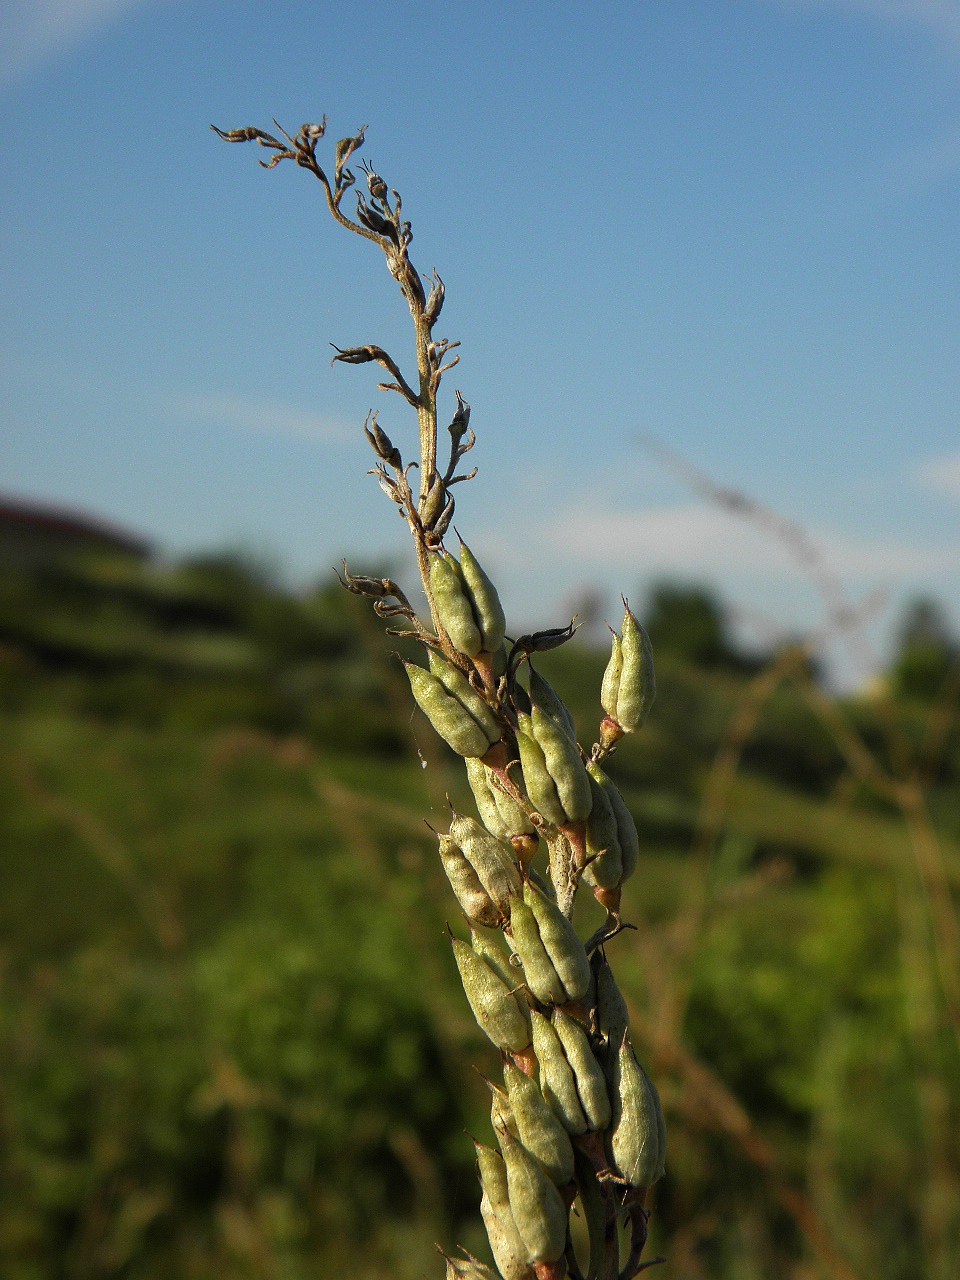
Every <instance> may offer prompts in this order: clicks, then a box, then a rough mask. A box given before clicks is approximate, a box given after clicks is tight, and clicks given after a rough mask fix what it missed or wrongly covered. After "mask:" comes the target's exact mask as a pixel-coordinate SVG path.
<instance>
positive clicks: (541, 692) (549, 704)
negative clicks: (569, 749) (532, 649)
mask: <svg viewBox="0 0 960 1280" xmlns="http://www.w3.org/2000/svg"><path fill="white" fill-rule="evenodd" d="M530 702H531V703H532V705H533V706H535V707H539V708H540V710H541V711H542V712H543V713H544V714H545V715H548V716H549V717H550V719H551V720H552V721H553V722H554V724H555V725H556V726H557V728H558V729H562V730H563V731H564V733H566V735H567V737H568V738H570V739H571V741H573V742H576V740H577V730H576V726H575V725H574V723H573V716H572V715H571V714H570V712H569V710H568V709H567V706H566V703H565V702H564V701H563V699H562V698H561V697H560V695H559V694H558V693H557V692H556V690H555V689H554V688H553V687H552V686H551V685H550V684H548V683H547V681H546V680H544V678H543V676H542V675H540V673H539V672H538V671H535V670H534V669H533V664H532V663H531V664H530Z"/></svg>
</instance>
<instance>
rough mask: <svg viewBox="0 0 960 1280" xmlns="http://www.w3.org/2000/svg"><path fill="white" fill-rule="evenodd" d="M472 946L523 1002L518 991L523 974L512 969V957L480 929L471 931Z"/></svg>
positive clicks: (521, 984) (521, 983)
mask: <svg viewBox="0 0 960 1280" xmlns="http://www.w3.org/2000/svg"><path fill="white" fill-rule="evenodd" d="M470 945H471V946H472V947H473V949H474V951H475V952H476V953H477V955H478V956H482V957H483V958H484V960H486V962H487V964H488V965H489V966H490V968H491V969H492V970H493V971H494V973H495V974H497V975H498V976H499V977H501V978H502V979H503V981H504V982H505V983H506V984H507V986H508V987H509V988H510V990H511V991H512V992H513V993H514V994H515V995H516V996H517V997H518V998H519V999H521V1000H522V999H523V995H522V992H521V991H518V990H517V988H518V987H522V986H523V974H522V973H521V972H520V970H519V969H512V968H511V967H510V957H509V956H508V955H507V953H506V952H505V951H504V950H503V948H502V947H498V946H497V944H496V943H495V942H494V941H493V940H492V939H490V938H488V937H487V936H486V935H485V934H483V933H481V932H480V931H479V930H478V929H473V928H471V930H470ZM525 1003H526V1002H525V1001H524V1004H525Z"/></svg>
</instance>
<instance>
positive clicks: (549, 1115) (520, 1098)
mask: <svg viewBox="0 0 960 1280" xmlns="http://www.w3.org/2000/svg"><path fill="white" fill-rule="evenodd" d="M503 1082H504V1084H505V1085H506V1086H507V1097H508V1098H509V1099H510V1108H511V1110H512V1111H513V1115H514V1119H515V1120H516V1122H517V1131H518V1133H519V1135H520V1141H521V1142H522V1143H523V1145H524V1146H525V1147H526V1149H527V1150H528V1151H529V1152H530V1154H531V1155H532V1156H536V1158H537V1159H538V1160H539V1161H540V1163H541V1164H542V1165H543V1167H544V1169H546V1171H547V1173H548V1174H549V1175H550V1178H551V1180H552V1181H553V1182H555V1183H556V1185H557V1186H558V1187H563V1186H566V1184H567V1183H568V1182H569V1181H570V1179H571V1178H572V1177H573V1147H571V1145H570V1139H569V1138H568V1136H567V1131H566V1129H564V1127H563V1125H562V1124H561V1123H560V1121H559V1120H558V1119H557V1117H556V1116H555V1115H554V1114H553V1112H552V1111H551V1109H550V1107H549V1106H548V1105H547V1102H546V1099H545V1098H544V1096H543V1094H542V1093H541V1092H540V1086H539V1085H538V1084H537V1082H536V1081H535V1080H533V1079H532V1078H531V1077H530V1076H528V1075H527V1074H526V1072H524V1071H521V1070H520V1069H519V1067H515V1066H514V1065H513V1063H512V1062H505V1063H504V1065H503Z"/></svg>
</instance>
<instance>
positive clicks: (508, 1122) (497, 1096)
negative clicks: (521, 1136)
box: [487, 1080, 519, 1147]
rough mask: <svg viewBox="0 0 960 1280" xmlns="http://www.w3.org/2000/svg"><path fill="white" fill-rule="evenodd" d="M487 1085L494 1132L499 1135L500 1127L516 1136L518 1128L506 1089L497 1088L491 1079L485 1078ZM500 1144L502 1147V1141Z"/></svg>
mask: <svg viewBox="0 0 960 1280" xmlns="http://www.w3.org/2000/svg"><path fill="white" fill-rule="evenodd" d="M487 1087H488V1088H489V1090H490V1123H491V1124H492V1125H493V1131H494V1133H496V1134H497V1135H499V1133H500V1130H501V1129H506V1130H507V1131H508V1132H509V1133H510V1134H512V1136H513V1137H514V1138H516V1137H517V1136H518V1133H519V1130H518V1129H517V1121H516V1118H515V1117H514V1114H513V1111H512V1110H511V1108H510V1099H509V1098H508V1097H507V1094H506V1090H505V1089H498V1088H497V1086H496V1085H495V1084H494V1083H493V1081H492V1080H487ZM500 1145H501V1147H502V1146H503V1143H501V1144H500Z"/></svg>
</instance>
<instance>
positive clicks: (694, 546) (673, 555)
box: [524, 503, 960, 579]
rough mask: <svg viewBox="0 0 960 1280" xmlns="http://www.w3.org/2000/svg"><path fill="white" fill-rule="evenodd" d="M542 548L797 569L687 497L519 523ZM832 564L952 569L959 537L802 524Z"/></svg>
mask: <svg viewBox="0 0 960 1280" xmlns="http://www.w3.org/2000/svg"><path fill="white" fill-rule="evenodd" d="M524 537H525V541H526V542H527V543H528V545H529V542H530V540H531V538H532V539H535V540H536V542H537V543H539V544H540V547H541V549H542V552H543V553H544V554H546V555H550V554H551V553H552V554H553V555H555V556H557V557H558V558H562V559H563V560H564V561H566V562H568V563H569V562H570V561H576V562H578V563H579V564H581V565H583V566H584V568H586V567H588V566H593V567H596V566H605V567H608V568H609V567H612V566H613V565H617V564H622V565H624V566H629V567H630V569H632V571H633V572H636V571H637V570H638V569H642V570H643V571H644V572H647V573H667V574H671V573H679V574H684V575H701V576H705V577H715V576H717V575H723V574H730V573H735V574H743V573H751V574H759V575H763V576H765V577H775V578H781V579H782V578H793V579H796V578H798V577H800V576H802V575H803V573H804V570H803V569H802V567H801V566H799V565H798V564H797V561H796V559H795V558H794V556H792V555H791V553H790V551H789V550H788V549H787V548H786V547H785V546H783V544H782V543H780V542H779V541H777V540H776V539H775V538H773V537H771V536H770V535H769V534H768V533H765V532H763V531H762V530H760V529H757V528H755V527H754V526H753V525H751V524H750V523H749V522H747V521H745V520H743V519H741V518H738V517H737V516H735V515H732V514H730V513H729V512H726V511H723V510H721V509H720V508H717V507H713V506H709V505H706V504H697V503H689V504H684V505H680V506H671V507H659V508H654V509H651V510H646V511H616V510H613V511H607V512H606V513H605V514H604V515H603V517H602V518H598V515H597V511H596V509H590V510H588V509H586V508H581V509H577V508H574V509H571V510H568V511H566V512H564V514H563V516H562V517H561V518H560V519H555V520H549V521H546V522H544V523H542V524H541V525H540V526H539V527H534V528H530V527H527V528H526V529H525V531H524ZM810 538H811V541H812V542H813V543H814V544H815V545H816V546H818V547H819V548H820V549H821V551H822V554H823V560H824V563H825V564H826V565H827V566H829V568H830V569H831V570H832V571H833V572H834V573H837V574H839V575H841V576H843V577H850V578H864V577H867V578H882V579H889V578H890V577H899V576H910V577H914V576H920V575H925V574H936V573H943V572H950V571H952V570H957V569H960V545H957V546H950V545H947V546H914V545H910V544H908V543H904V542H900V541H898V540H896V539H886V538H882V539H874V540H867V539H857V538H852V537H850V536H849V535H847V534H842V533H834V532H826V531H815V530H812V531H810Z"/></svg>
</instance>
